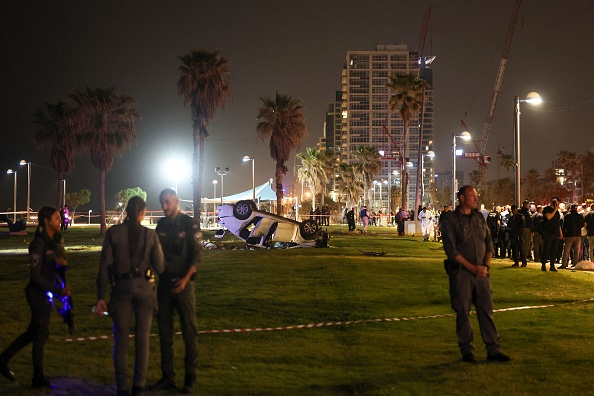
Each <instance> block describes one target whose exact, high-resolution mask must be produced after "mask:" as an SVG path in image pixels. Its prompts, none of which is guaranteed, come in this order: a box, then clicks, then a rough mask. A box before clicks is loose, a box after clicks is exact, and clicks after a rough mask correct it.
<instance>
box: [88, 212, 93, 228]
mask: <svg viewBox="0 0 594 396" xmlns="http://www.w3.org/2000/svg"><path fill="white" fill-rule="evenodd" d="M91 213H93V211H92V210H91V209H89V225H91Z"/></svg>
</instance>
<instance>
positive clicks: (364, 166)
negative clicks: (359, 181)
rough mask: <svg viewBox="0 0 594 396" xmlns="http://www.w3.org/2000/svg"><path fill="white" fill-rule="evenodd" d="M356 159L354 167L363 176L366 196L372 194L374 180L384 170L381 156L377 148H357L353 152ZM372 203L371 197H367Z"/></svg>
mask: <svg viewBox="0 0 594 396" xmlns="http://www.w3.org/2000/svg"><path fill="white" fill-rule="evenodd" d="M353 157H354V158H355V162H354V164H353V165H354V166H355V169H356V170H357V172H358V173H360V174H361V175H363V185H364V187H365V192H366V194H365V195H370V194H371V186H372V184H373V179H375V178H376V177H377V175H379V173H380V171H381V170H382V160H381V156H380V154H379V153H378V151H377V150H376V149H375V147H372V146H357V147H356V148H355V151H354V152H353ZM365 198H366V199H367V200H368V201H371V198H370V197H365Z"/></svg>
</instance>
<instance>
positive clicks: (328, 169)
mask: <svg viewBox="0 0 594 396" xmlns="http://www.w3.org/2000/svg"><path fill="white" fill-rule="evenodd" d="M338 160H339V159H338V158H337V157H336V155H334V154H333V153H328V152H327V151H322V152H321V164H320V172H321V174H322V175H323V180H324V182H323V183H322V200H321V202H320V204H321V205H322V206H324V204H325V197H326V188H327V187H328V183H329V182H330V181H331V180H334V178H335V177H336V166H337V161H338Z"/></svg>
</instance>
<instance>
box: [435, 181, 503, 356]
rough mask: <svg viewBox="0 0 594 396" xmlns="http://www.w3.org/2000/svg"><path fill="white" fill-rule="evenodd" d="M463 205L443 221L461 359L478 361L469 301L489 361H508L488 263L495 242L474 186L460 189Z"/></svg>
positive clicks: (451, 295)
mask: <svg viewBox="0 0 594 396" xmlns="http://www.w3.org/2000/svg"><path fill="white" fill-rule="evenodd" d="M458 200H459V201H460V205H458V207H456V210H455V211H454V212H452V213H451V214H448V216H447V217H446V219H445V220H444V221H443V228H442V230H443V235H442V236H443V248H444V250H445V253H446V255H447V260H446V261H445V263H444V264H445V266H446V272H447V273H448V275H449V280H450V299H451V303H452V308H453V309H454V311H455V312H456V333H457V336H458V346H459V347H460V352H461V353H462V360H463V361H465V362H470V363H475V362H476V358H475V356H474V347H473V345H472V341H473V334H472V327H471V326H470V318H469V316H470V304H471V303H472V304H474V306H475V308H476V315H477V318H478V321H479V326H480V328H481V335H482V336H483V341H484V342H485V345H486V347H487V360H490V361H499V362H507V361H509V360H511V359H510V357H509V356H507V355H505V354H503V353H502V352H501V345H500V341H499V334H498V333H497V328H496V327H495V322H494V320H493V300H492V299H491V281H490V279H489V264H490V262H491V257H492V256H493V241H492V239H491V232H490V231H489V228H488V227H487V224H486V222H485V218H484V217H483V215H482V214H481V213H480V212H478V211H476V205H477V202H478V196H477V193H476V190H475V189H474V188H473V187H472V186H464V187H462V188H461V189H460V190H459V191H458Z"/></svg>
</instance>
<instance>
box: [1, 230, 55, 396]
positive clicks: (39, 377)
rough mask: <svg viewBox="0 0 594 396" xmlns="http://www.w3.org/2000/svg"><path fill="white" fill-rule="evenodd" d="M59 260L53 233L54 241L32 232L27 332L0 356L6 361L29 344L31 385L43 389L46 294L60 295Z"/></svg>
mask: <svg viewBox="0 0 594 396" xmlns="http://www.w3.org/2000/svg"><path fill="white" fill-rule="evenodd" d="M59 257H65V251H64V242H63V240H62V236H61V235H60V234H59V233H56V234H55V235H54V238H50V237H49V236H48V235H47V234H46V233H45V232H41V233H36V234H35V238H34V239H33V241H32V242H31V244H30V245H29V266H30V269H31V278H30V279H29V283H28V284H27V287H25V295H26V296H27V302H28V303H29V307H30V308H31V322H30V323H29V327H28V328H27V331H25V332H24V333H23V334H21V335H20V336H19V337H18V338H17V339H16V340H14V341H13V343H12V344H11V345H10V346H9V347H8V348H6V350H5V351H4V352H2V354H0V359H2V360H3V361H4V362H8V361H9V360H10V359H11V358H12V357H13V356H14V355H16V354H17V353H18V352H19V351H20V350H21V349H23V348H24V347H25V346H27V345H28V344H30V343H33V353H32V357H33V383H32V384H33V386H43V384H44V382H45V374H44V371H43V353H44V349H45V343H46V342H47V339H48V338H49V322H50V313H51V311H52V303H51V300H50V298H49V296H50V295H51V294H48V293H52V294H54V295H60V294H61V292H62V288H61V287H60V285H61V283H60V282H59V280H58V279H59V275H58V271H57V267H56V260H57V259H58V258H59Z"/></svg>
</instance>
